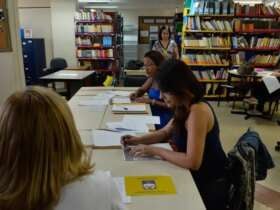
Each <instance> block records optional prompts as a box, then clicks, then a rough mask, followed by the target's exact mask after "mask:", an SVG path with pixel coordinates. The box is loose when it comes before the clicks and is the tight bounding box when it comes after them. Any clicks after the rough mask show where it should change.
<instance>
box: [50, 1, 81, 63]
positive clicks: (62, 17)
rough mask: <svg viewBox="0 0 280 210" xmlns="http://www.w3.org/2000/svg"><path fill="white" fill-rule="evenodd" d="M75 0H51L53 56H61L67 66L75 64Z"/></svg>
mask: <svg viewBox="0 0 280 210" xmlns="http://www.w3.org/2000/svg"><path fill="white" fill-rule="evenodd" d="M75 11H76V1H75V0H52V1H51V20H52V34H53V52H54V57H63V58H65V59H66V60H67V63H68V66H76V65H77V60H76V53H75V52H76V49H75V24H74V15H75Z"/></svg>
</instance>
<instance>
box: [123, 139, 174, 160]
mask: <svg viewBox="0 0 280 210" xmlns="http://www.w3.org/2000/svg"><path fill="white" fill-rule="evenodd" d="M150 146H154V147H158V148H163V149H168V150H172V148H171V146H170V144H169V143H157V144H152V145H150ZM133 147H135V146H125V147H122V149H123V156H124V160H126V161H134V160H161V158H160V157H159V156H150V155H145V156H134V155H133V154H131V152H130V150H131V148H133Z"/></svg>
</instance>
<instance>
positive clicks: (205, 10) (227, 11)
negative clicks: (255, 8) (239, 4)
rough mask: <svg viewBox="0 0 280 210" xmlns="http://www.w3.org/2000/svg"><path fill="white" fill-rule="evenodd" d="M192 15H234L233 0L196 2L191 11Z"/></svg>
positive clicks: (201, 0) (198, 0) (202, 0)
mask: <svg viewBox="0 0 280 210" xmlns="http://www.w3.org/2000/svg"><path fill="white" fill-rule="evenodd" d="M190 14H191V15H233V14H234V3H233V1H232V0H224V1H222V2H221V1H216V0H195V1H194V3H193V6H192V8H191V11H190Z"/></svg>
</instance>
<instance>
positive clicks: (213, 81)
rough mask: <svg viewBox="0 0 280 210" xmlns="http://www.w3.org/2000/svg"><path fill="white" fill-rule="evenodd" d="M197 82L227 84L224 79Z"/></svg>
mask: <svg viewBox="0 0 280 210" xmlns="http://www.w3.org/2000/svg"><path fill="white" fill-rule="evenodd" d="M198 81H199V82H202V83H203V82H204V83H227V80H225V79H199V80H198Z"/></svg>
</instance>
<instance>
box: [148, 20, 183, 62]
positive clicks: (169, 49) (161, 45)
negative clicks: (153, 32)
mask: <svg viewBox="0 0 280 210" xmlns="http://www.w3.org/2000/svg"><path fill="white" fill-rule="evenodd" d="M153 50H156V51H158V52H160V53H161V54H162V55H163V56H164V57H165V58H166V59H169V58H175V59H179V57H180V56H179V50H178V46H177V44H176V42H175V41H174V40H172V39H171V31H170V28H169V27H168V26H162V27H161V28H160V30H159V34H158V41H156V42H155V44H154V46H153Z"/></svg>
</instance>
